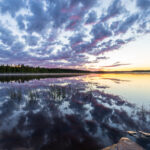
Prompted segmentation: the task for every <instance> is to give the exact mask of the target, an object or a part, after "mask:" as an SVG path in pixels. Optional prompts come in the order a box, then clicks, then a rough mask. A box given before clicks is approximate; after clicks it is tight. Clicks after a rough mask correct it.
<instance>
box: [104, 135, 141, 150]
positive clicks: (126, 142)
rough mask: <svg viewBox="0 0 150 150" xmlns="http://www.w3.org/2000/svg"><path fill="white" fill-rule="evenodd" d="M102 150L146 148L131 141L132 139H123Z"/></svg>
mask: <svg viewBox="0 0 150 150" xmlns="http://www.w3.org/2000/svg"><path fill="white" fill-rule="evenodd" d="M102 150H144V148H142V147H141V146H139V145H138V144H136V143H135V142H133V141H131V140H130V139H128V138H125V137H123V138H121V139H120V140H119V142H118V143H117V144H114V145H112V146H110V147H107V148H104V149H102Z"/></svg>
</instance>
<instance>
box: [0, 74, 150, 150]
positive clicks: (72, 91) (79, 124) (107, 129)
mask: <svg viewBox="0 0 150 150" xmlns="http://www.w3.org/2000/svg"><path fill="white" fill-rule="evenodd" d="M128 131H136V135H131V134H129V133H128ZM138 131H143V132H146V133H150V74H149V73H139V74H137V73H132V74H127V73H126V74H125V73H124V74H118V73H117V74H87V75H77V74H76V75H75V76H73V75H68V76H66V75H64V76H61V77H59V76H56V77H55V76H48V75H45V76H35V75H34V76H31V75H30V76H23V75H22V76H19V75H16V76H0V150H53V149H54V150H80V149H81V150H91V149H92V150H99V149H102V148H104V147H106V146H109V145H112V144H114V143H117V142H118V140H119V139H120V138H121V137H128V138H130V139H131V140H133V141H135V142H137V143H138V144H140V145H141V146H143V147H144V148H145V149H147V150H148V149H150V138H146V137H143V136H141V135H140V134H139V132H138Z"/></svg>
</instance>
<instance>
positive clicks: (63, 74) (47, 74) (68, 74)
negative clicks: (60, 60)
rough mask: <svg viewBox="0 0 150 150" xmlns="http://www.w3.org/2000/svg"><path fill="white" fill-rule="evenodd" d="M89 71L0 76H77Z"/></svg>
mask: <svg viewBox="0 0 150 150" xmlns="http://www.w3.org/2000/svg"><path fill="white" fill-rule="evenodd" d="M85 74H89V73H0V76H78V75H85Z"/></svg>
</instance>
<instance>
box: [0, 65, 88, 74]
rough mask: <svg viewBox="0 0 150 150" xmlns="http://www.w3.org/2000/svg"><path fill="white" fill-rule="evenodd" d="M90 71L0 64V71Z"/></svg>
mask: <svg viewBox="0 0 150 150" xmlns="http://www.w3.org/2000/svg"><path fill="white" fill-rule="evenodd" d="M89 72H90V71H84V70H75V69H61V68H41V67H31V66H25V65H23V64H22V65H17V66H9V65H0V73H89Z"/></svg>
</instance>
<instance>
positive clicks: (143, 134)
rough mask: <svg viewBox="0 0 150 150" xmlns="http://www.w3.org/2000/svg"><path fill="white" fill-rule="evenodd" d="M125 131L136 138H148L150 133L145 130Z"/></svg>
mask: <svg viewBox="0 0 150 150" xmlns="http://www.w3.org/2000/svg"><path fill="white" fill-rule="evenodd" d="M127 133H128V134H129V135H131V136H134V137H136V138H146V139H150V133H147V132H143V131H137V132H135V131H127Z"/></svg>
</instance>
